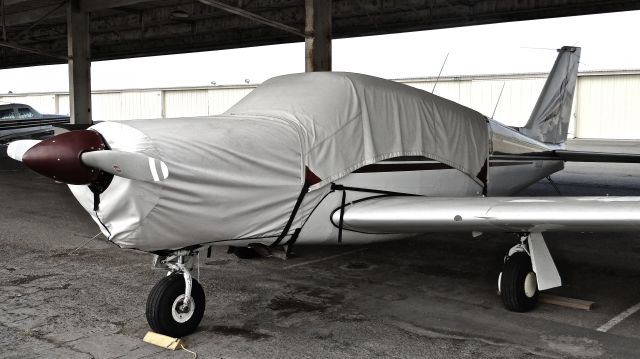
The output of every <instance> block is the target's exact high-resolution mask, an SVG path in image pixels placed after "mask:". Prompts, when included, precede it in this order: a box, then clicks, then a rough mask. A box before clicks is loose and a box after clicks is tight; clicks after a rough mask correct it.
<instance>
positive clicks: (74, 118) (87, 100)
mask: <svg viewBox="0 0 640 359" xmlns="http://www.w3.org/2000/svg"><path fill="white" fill-rule="evenodd" d="M67 45H68V46H67V48H68V54H69V110H70V112H71V123H72V124H76V125H78V124H83V125H84V124H91V123H93V121H92V119H91V44H90V35H89V13H88V12H86V11H83V10H82V9H80V1H79V0H71V1H69V7H68V9H67Z"/></svg>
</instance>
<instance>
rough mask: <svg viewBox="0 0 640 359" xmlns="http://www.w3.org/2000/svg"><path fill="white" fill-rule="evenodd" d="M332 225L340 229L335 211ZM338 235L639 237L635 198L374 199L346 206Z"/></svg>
mask: <svg viewBox="0 0 640 359" xmlns="http://www.w3.org/2000/svg"><path fill="white" fill-rule="evenodd" d="M332 221H333V223H334V225H336V226H337V225H338V223H340V210H337V211H335V212H334V214H333V215H332ZM343 229H345V230H352V231H357V232H365V233H377V234H382V233H424V232H454V231H465V232H471V231H479V232H545V231H571V232H574V231H585V232H597V231H609V232H610V231H614V232H618V231H638V230H640V197H466V198H465V197H461V198H445V197H421V196H392V197H382V198H380V197H378V198H374V199H370V200H364V201H361V202H357V203H353V204H351V205H348V206H346V207H345V209H344V218H343Z"/></svg>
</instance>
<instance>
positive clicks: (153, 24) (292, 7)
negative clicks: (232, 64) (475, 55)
mask: <svg viewBox="0 0 640 359" xmlns="http://www.w3.org/2000/svg"><path fill="white" fill-rule="evenodd" d="M72 1H78V2H79V6H80V8H81V9H83V10H85V11H88V12H90V14H91V25H90V33H91V52H92V59H93V60H106V59H120V58H129V57H139V56H150V55H162V54H175V53H184V52H194V51H206V50H220V49H229V48H238V47H247V46H258V45H269V44H278V43H288V42H297V41H302V37H301V36H299V35H295V34H293V33H291V32H285V31H282V30H281V29H277V28H274V27H270V26H267V25H263V24H261V23H259V22H256V21H254V20H251V19H249V18H246V17H242V16H238V15H236V14H232V13H229V12H228V10H227V11H223V10H221V9H220V6H212V5H211V4H212V3H218V4H220V3H223V5H227V6H229V7H233V8H236V9H241V10H245V11H247V12H250V13H252V14H256V15H258V16H261V17H263V18H266V19H269V20H273V21H275V22H278V23H281V24H284V25H287V26H290V27H292V28H295V29H299V31H300V32H301V33H302V32H303V31H304V20H305V0H223V1H208V0H164V1H145V0H103V1H96V0H72ZM0 3H3V4H4V6H3V7H2V8H0V14H4V16H1V15H0V20H1V21H0V28H2V32H1V33H0V43H2V44H3V45H4V47H0V68H10V67H22V66H31V65H44V64H54V63H64V62H65V60H64V57H65V56H66V52H67V50H66V49H67V36H66V33H67V25H66V11H67V6H66V5H67V1H66V0H3V1H0ZM637 9H640V2H639V1H637V0H543V1H503V0H333V9H332V15H333V20H332V21H333V37H334V38H342V37H354V36H364V35H375V34H386V33H397V32H406V31H417V30H429V29H438V28H447V27H457V26H468V25H477V24H488V23H497V22H505V21H518V20H530V19H540V18H548V17H559V16H570V15H584V14H594V13H604V12H613V11H624V10H637ZM6 46H11V47H13V48H7V47H6ZM20 46H24V47H29V48H33V49H37V50H40V51H43V52H46V53H49V54H54V55H57V56H59V57H57V58H56V57H49V56H40V55H36V54H33V53H27V52H24V51H20V50H16V49H15V48H16V47H20Z"/></svg>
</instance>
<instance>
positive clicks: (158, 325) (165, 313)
mask: <svg viewBox="0 0 640 359" xmlns="http://www.w3.org/2000/svg"><path fill="white" fill-rule="evenodd" d="M192 256H193V253H190V252H188V251H179V252H176V253H175V254H174V255H171V256H167V257H161V256H156V257H155V258H154V265H155V266H156V267H161V268H167V269H168V270H169V272H168V273H167V276H166V277H164V278H162V280H160V281H159V282H158V283H157V284H156V285H155V286H154V287H153V288H152V289H151V293H149V297H148V298H147V309H146V315H147V322H148V323H149V326H150V327H151V330H153V331H154V332H156V333H160V334H165V335H168V336H171V337H174V338H180V337H183V336H185V335H188V334H191V333H193V332H194V331H195V330H196V328H197V327H198V324H200V321H201V320H202V317H203V315H204V308H205V296H204V290H203V289H202V286H201V285H200V283H198V281H197V280H195V279H193V278H192V277H191V272H190V268H191V263H192Z"/></svg>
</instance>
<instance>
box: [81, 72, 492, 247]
mask: <svg viewBox="0 0 640 359" xmlns="http://www.w3.org/2000/svg"><path fill="white" fill-rule="evenodd" d="M91 128H92V129H93V130H95V131H98V132H99V133H100V134H101V135H102V136H103V137H104V139H105V140H106V142H107V143H108V144H109V146H110V147H111V148H112V149H114V150H121V151H130V152H140V153H144V154H146V155H148V156H151V157H155V158H158V159H160V160H162V161H164V162H165V163H166V164H167V166H168V168H169V178H168V179H167V180H165V181H163V182H154V183H149V182H142V181H133V180H129V179H125V178H121V177H114V179H113V181H112V183H111V184H110V185H109V187H108V188H107V189H106V190H105V192H104V193H102V194H101V196H100V198H101V201H100V206H99V209H98V211H96V212H94V211H93V194H92V193H91V191H90V190H89V189H88V187H87V186H73V185H71V186H69V187H70V188H71V191H72V192H73V194H74V195H75V196H76V197H77V198H78V200H79V201H80V203H81V204H82V206H83V207H84V208H85V209H86V210H87V211H88V212H89V213H90V214H91V215H92V217H93V218H94V220H95V221H96V222H97V223H98V225H99V226H100V228H101V229H102V231H103V233H104V234H105V235H107V236H108V237H109V239H110V240H111V241H113V242H114V243H116V244H117V245H119V246H121V247H125V248H137V249H140V250H145V251H155V250H162V249H178V248H184V247H187V246H192V245H197V244H202V243H209V242H216V241H229V240H234V239H251V241H254V242H262V243H272V242H273V241H274V240H275V238H276V237H277V236H278V235H280V234H281V232H282V231H283V229H284V227H285V224H286V223H287V221H288V219H289V217H290V215H291V213H292V211H293V208H294V204H295V202H296V199H297V198H298V196H299V194H300V193H301V190H302V188H303V184H304V179H305V167H307V168H309V169H310V170H311V171H312V172H313V173H314V174H315V175H316V176H318V177H319V178H320V180H321V181H320V182H319V183H316V184H314V185H313V186H312V187H311V188H310V193H309V195H308V196H307V198H308V200H305V201H304V203H303V206H302V208H301V209H300V211H299V215H298V216H297V217H296V220H295V221H294V223H293V225H292V226H291V228H290V231H293V230H294V229H295V228H297V227H299V226H300V225H301V223H302V221H303V219H304V218H303V217H304V216H305V215H306V214H308V213H309V212H310V208H312V207H314V206H315V204H316V202H317V201H318V200H319V198H320V197H321V196H320V195H319V194H321V193H326V191H328V188H329V184H330V183H331V182H334V181H337V180H339V179H340V178H342V177H344V176H346V175H348V174H349V173H351V172H353V171H354V170H356V169H358V168H360V167H362V166H365V165H367V164H371V163H375V162H378V161H381V160H384V159H387V158H392V157H398V156H426V157H429V158H432V159H435V160H437V161H440V162H442V163H445V164H447V165H449V166H452V167H454V168H457V169H459V170H460V171H462V172H464V173H465V174H467V175H468V176H469V177H471V178H473V179H474V180H475V181H477V182H479V183H480V180H479V179H478V178H477V175H478V173H479V172H480V171H481V169H482V167H483V165H484V164H485V161H486V159H487V155H488V141H489V138H488V130H487V125H486V118H485V116H483V115H481V114H480V113H478V112H476V111H473V110H471V109H469V108H466V107H464V106H461V105H459V104H456V103H454V102H451V101H449V100H446V99H443V98H440V97H438V96H435V95H432V94H430V93H427V92H424V91H422V90H419V89H415V88H412V87H409V86H406V85H403V84H399V83H396V82H392V81H387V80H383V79H379V78H375V77H371V76H366V75H360V74H352V73H335V72H318V73H305V74H294V75H286V76H280V77H276V78H273V79H270V80H268V81H266V82H265V83H264V84H263V85H261V86H259V87H258V88H257V89H256V90H254V91H253V92H251V93H250V94H249V95H247V96H246V97H245V98H244V99H243V100H241V101H240V102H239V103H238V104H236V105H235V106H233V107H232V108H231V109H229V110H228V111H227V112H226V113H224V114H223V115H220V116H210V117H194V118H176V119H154V120H132V121H122V122H115V121H114V122H103V123H99V124H96V125H94V126H92V127H91ZM327 225H330V223H329V222H327Z"/></svg>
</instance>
